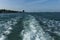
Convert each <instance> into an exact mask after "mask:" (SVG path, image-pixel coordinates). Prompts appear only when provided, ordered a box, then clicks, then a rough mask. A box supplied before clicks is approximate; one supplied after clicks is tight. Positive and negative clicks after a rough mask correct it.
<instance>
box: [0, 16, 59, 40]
mask: <svg viewBox="0 0 60 40" xmlns="http://www.w3.org/2000/svg"><path fill="white" fill-rule="evenodd" d="M59 38H60V21H55V20H50V19H46V18H42V17H40V16H39V17H35V16H32V15H24V16H22V17H21V16H16V17H13V18H10V19H6V20H1V21H0V40H57V39H58V40H60V39H59Z"/></svg>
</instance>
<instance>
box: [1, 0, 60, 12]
mask: <svg viewBox="0 0 60 40" xmlns="http://www.w3.org/2000/svg"><path fill="white" fill-rule="evenodd" d="M2 8H3V9H4V8H5V9H13V10H23V9H24V10H26V11H33V12H34V11H35V12H37V11H44V12H45V11H53V12H54V11H60V0H0V9H2Z"/></svg>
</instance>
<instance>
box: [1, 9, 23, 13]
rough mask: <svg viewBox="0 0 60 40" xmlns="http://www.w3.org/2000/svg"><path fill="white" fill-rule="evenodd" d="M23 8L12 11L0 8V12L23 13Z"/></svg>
mask: <svg viewBox="0 0 60 40" xmlns="http://www.w3.org/2000/svg"><path fill="white" fill-rule="evenodd" d="M23 12H24V10H22V11H14V10H6V9H0V13H23Z"/></svg>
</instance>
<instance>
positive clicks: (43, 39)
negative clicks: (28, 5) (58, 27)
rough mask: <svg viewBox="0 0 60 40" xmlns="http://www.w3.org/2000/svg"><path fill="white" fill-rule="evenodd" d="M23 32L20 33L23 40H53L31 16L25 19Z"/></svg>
mask: <svg viewBox="0 0 60 40" xmlns="http://www.w3.org/2000/svg"><path fill="white" fill-rule="evenodd" d="M23 23H24V30H23V31H22V36H23V40H53V39H52V38H51V36H49V34H47V33H45V32H44V31H43V29H42V26H40V24H39V23H38V21H37V20H36V19H35V18H34V17H33V16H30V15H29V16H27V17H25V19H24V21H23Z"/></svg>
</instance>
